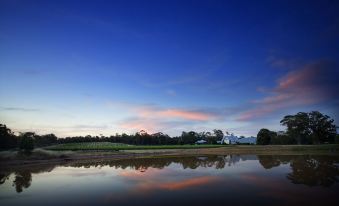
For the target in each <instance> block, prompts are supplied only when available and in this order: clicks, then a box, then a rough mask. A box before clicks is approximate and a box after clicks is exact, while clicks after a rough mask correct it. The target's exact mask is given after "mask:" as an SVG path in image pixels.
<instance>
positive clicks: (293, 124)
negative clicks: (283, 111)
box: [280, 112, 311, 144]
mask: <svg viewBox="0 0 339 206" xmlns="http://www.w3.org/2000/svg"><path fill="white" fill-rule="evenodd" d="M280 123H281V124H282V125H284V126H287V134H288V135H289V136H291V137H293V138H294V139H295V140H296V142H297V144H309V143H311V139H310V128H309V118H308V114H307V113H305V112H299V113H297V114H296V115H287V116H285V117H284V118H283V119H282V120H281V121H280Z"/></svg>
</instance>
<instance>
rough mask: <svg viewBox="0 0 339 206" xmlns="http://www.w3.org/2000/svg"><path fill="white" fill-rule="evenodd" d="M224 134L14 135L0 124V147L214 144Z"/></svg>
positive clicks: (140, 132) (29, 133)
mask: <svg viewBox="0 0 339 206" xmlns="http://www.w3.org/2000/svg"><path fill="white" fill-rule="evenodd" d="M223 136H224V133H223V132H222V130H220V129H214V130H213V132H194V131H189V132H185V131H184V132H182V134H181V135H180V136H176V137H170V136H169V135H167V134H164V133H162V132H157V133H154V134H148V133H147V132H146V131H144V130H141V131H139V132H137V133H135V134H125V133H123V134H115V135H111V136H104V135H100V136H91V135H86V136H74V137H66V138H58V137H57V136H56V135H54V134H45V135H38V134H36V133H34V132H23V133H19V135H15V134H14V132H12V130H11V129H9V128H7V126H6V125H4V124H0V149H12V148H20V149H24V150H32V149H33V148H34V147H43V146H49V145H53V144H65V143H81V142H114V143H124V144H132V145H182V144H194V143H195V142H196V141H198V140H205V141H206V142H207V143H208V144H216V143H217V141H218V140H220V139H221V138H222V137H223Z"/></svg>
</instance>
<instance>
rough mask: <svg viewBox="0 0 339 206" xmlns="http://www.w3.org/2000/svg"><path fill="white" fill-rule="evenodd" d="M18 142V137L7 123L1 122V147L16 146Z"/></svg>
mask: <svg viewBox="0 0 339 206" xmlns="http://www.w3.org/2000/svg"><path fill="white" fill-rule="evenodd" d="M17 144H18V138H17V137H16V136H15V135H14V133H13V132H12V131H11V130H10V129H9V128H7V126H6V125H4V124H0V149H9V148H14V147H16V146H17Z"/></svg>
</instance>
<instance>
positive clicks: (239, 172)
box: [0, 155, 339, 206]
mask: <svg viewBox="0 0 339 206" xmlns="http://www.w3.org/2000/svg"><path fill="white" fill-rule="evenodd" d="M0 175H1V176H0V177H1V182H0V205H106V204H107V205H158V206H159V205H160V206H163V205H234V204H236V205H253V204H261V205H296V204H298V205H306V204H307V205H320V204H321V205H338V203H339V197H338V195H339V184H338V180H339V156H256V155H228V156H205V157H172V158H147V159H134V160H118V161H107V160H106V161H105V160H103V161H100V162H95V163H63V164H59V165H53V164H51V165H40V166H29V167H28V166H26V167H16V168H11V169H9V168H6V167H1V169H0Z"/></svg>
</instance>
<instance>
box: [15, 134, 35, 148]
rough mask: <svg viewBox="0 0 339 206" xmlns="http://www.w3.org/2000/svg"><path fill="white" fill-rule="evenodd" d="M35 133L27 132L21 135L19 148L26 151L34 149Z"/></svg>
mask: <svg viewBox="0 0 339 206" xmlns="http://www.w3.org/2000/svg"><path fill="white" fill-rule="evenodd" d="M34 136H35V133H34V132H25V133H21V134H20V143H19V148H20V149H22V150H25V151H31V150H33V149H34Z"/></svg>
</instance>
